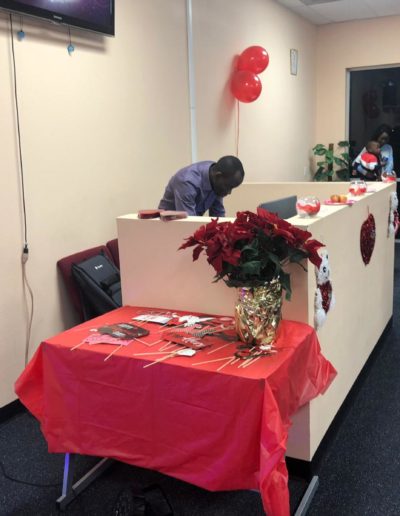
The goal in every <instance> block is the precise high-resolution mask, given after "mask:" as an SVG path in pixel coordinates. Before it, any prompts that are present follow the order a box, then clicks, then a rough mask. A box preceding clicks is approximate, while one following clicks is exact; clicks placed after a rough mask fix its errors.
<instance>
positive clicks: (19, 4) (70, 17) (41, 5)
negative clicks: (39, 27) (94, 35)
mask: <svg viewBox="0 0 400 516" xmlns="http://www.w3.org/2000/svg"><path fill="white" fill-rule="evenodd" d="M114 2H115V0H18V1H14V0H0V8H3V9H7V10H8V11H14V12H16V13H18V14H23V15H24V14H26V15H30V16H36V17H39V18H44V19H46V20H50V21H53V22H55V23H62V24H65V25H71V26H72V27H79V28H81V29H88V30H92V31H95V32H100V33H102V34H107V35H109V36H114V34H115V31H114Z"/></svg>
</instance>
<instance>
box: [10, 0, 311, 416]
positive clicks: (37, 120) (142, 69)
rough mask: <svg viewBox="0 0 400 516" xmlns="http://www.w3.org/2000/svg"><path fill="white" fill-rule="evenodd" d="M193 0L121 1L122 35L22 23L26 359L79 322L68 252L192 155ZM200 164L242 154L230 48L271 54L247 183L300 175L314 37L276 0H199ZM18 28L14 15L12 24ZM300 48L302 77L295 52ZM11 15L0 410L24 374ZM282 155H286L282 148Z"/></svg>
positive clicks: (248, 139)
mask: <svg viewBox="0 0 400 516" xmlns="http://www.w3.org/2000/svg"><path fill="white" fill-rule="evenodd" d="M185 5H186V2H185V0H168V1H165V0H118V2H117V5H116V37H115V38H102V37H99V36H98V35H93V34H90V33H84V32H81V33H79V31H77V30H72V40H73V42H74V44H75V47H76V50H75V52H74V53H73V55H72V56H69V55H68V52H67V49H66V47H67V45H68V38H67V31H66V30H65V28H57V27H53V26H52V25H50V24H46V23H42V22H40V21H37V20H34V21H33V22H29V21H27V19H26V20H25V22H24V29H25V32H26V38H25V40H24V41H23V42H18V41H16V42H15V51H16V62H17V76H18V93H19V103H20V117H21V131H22V149H23V159H24V172H25V187H26V201H27V217H28V241H29V246H30V257H29V261H28V263H27V272H28V277H29V280H30V283H31V285H32V288H33V292H34V296H35V314H34V320H33V327H32V336H31V354H32V352H33V351H34V350H35V349H36V347H37V346H38V345H39V343H40V341H41V340H42V339H44V338H46V337H48V336H50V335H52V334H55V333H57V332H59V331H62V330H63V329H64V328H65V327H66V326H69V325H71V324H73V323H74V322H76V319H75V317H74V315H73V313H72V312H71V310H70V306H69V304H68V299H67V298H66V296H65V292H64V290H63V286H62V285H61V283H60V280H59V278H58V275H57V271H56V261H57V260H58V259H59V258H61V257H64V256H67V255H68V254H72V253H74V252H77V251H80V250H83V249H87V248H89V247H91V246H94V245H99V244H102V243H105V242H106V241H107V240H109V239H111V238H113V237H115V236H116V222H115V219H116V217H117V216H118V215H121V214H124V213H129V212H133V211H137V210H138V209H140V208H146V207H153V206H155V205H156V204H157V202H158V200H159V198H160V197H161V195H162V192H163V189H164V186H165V183H166V181H167V179H168V178H169V176H170V175H171V174H172V173H173V172H175V171H176V170H177V169H178V168H180V167H181V166H184V165H186V164H188V163H189V161H190V155H191V154H190V119H189V100H188V80H187V53H186V10H185ZM193 15H194V45H195V59H196V81H197V93H198V135H199V157H200V159H203V158H207V159H210V158H211V159H217V158H218V157H220V156H221V155H223V154H228V153H233V152H234V150H235V134H236V132H235V112H234V107H235V106H234V102H233V100H232V97H231V94H230V93H229V90H228V89H227V88H226V85H227V81H228V80H229V75H230V67H231V63H232V60H233V58H234V56H235V54H237V53H239V52H241V51H242V50H244V48H246V47H247V46H250V45H252V44H259V45H262V46H265V48H266V49H267V50H268V51H269V53H270V56H271V64H270V66H269V68H268V69H267V70H266V71H265V72H264V73H263V74H262V80H263V84H264V90H263V92H262V95H261V97H260V98H259V99H258V100H257V101H256V102H254V103H253V104H251V105H241V108H240V114H241V119H240V157H241V158H242V159H243V162H244V164H245V168H246V173H247V179H248V180H257V179H261V180H265V179H269V180H273V179H278V178H279V179H281V180H282V179H292V180H296V179H298V180H300V179H302V178H303V177H304V176H303V167H304V165H305V164H306V163H307V156H308V152H309V148H310V147H311V145H312V143H313V134H314V93H315V87H314V77H315V43H316V34H317V30H316V28H315V27H313V26H312V25H311V24H310V23H308V22H306V21H304V20H302V19H301V18H299V17H298V16H296V15H294V14H292V13H290V12H289V11H287V10H286V9H285V8H283V7H281V6H279V5H276V4H275V2H272V1H271V0H247V1H246V2H242V1H241V0H218V1H211V0H193ZM15 24H16V27H15V28H16V31H17V30H19V26H18V24H19V17H16V18H15ZM292 47H293V48H297V49H298V50H299V56H300V58H299V75H298V76H297V77H293V76H291V75H290V73H289V49H290V48H292ZM10 56H11V52H10V35H9V19H8V15H7V14H5V13H2V14H0V69H1V70H2V81H1V88H0V112H1V117H0V138H1V141H2V144H3V145H2V152H1V157H0V164H1V176H0V177H1V179H0V186H1V188H0V215H1V225H2V226H1V227H2V238H1V239H0V242H1V243H0V246H1V247H0V251H1V253H0V271H1V278H0V280H1V283H0V285H1V291H2V292H1V300H0V335H1V337H0V407H1V406H3V405H5V404H6V403H8V402H10V401H12V400H13V399H14V398H15V395H14V392H13V383H14V381H15V379H16V377H17V376H18V374H19V373H20V371H21V370H22V368H23V365H24V364H23V357H24V342H25V336H26V323H27V317H26V315H27V314H26V309H25V306H24V296H23V289H22V277H21V274H22V271H21V264H20V256H21V252H22V246H23V233H22V217H21V191H20V181H19V169H18V154H17V140H16V125H15V124H16V123H15V110H14V98H13V81H12V66H11V57H10ZM286 149H290V152H287V150H286Z"/></svg>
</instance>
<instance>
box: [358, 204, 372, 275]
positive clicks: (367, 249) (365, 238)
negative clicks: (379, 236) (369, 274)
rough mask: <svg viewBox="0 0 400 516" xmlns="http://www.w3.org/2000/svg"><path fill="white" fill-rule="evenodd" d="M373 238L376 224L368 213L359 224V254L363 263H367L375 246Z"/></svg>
mask: <svg viewBox="0 0 400 516" xmlns="http://www.w3.org/2000/svg"><path fill="white" fill-rule="evenodd" d="M375 238H376V225H375V218H374V216H373V215H372V213H370V214H369V215H368V218H367V220H366V221H364V222H363V224H362V226H361V233H360V248H361V256H362V259H363V261H364V263H365V265H368V264H369V262H370V260H371V256H372V252H373V250H374V247H375Z"/></svg>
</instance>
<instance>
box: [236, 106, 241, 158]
mask: <svg viewBox="0 0 400 516" xmlns="http://www.w3.org/2000/svg"><path fill="white" fill-rule="evenodd" d="M236 102H237V119H236V157H237V158H238V157H239V135H240V113H239V105H240V102H239V101H238V100H237V101H236Z"/></svg>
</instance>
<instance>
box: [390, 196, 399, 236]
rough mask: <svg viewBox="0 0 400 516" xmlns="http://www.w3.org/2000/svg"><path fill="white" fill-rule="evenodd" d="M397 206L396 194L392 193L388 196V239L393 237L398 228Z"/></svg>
mask: <svg viewBox="0 0 400 516" xmlns="http://www.w3.org/2000/svg"><path fill="white" fill-rule="evenodd" d="M398 205H399V200H398V198H397V193H396V192H392V193H391V194H390V209H389V225H388V237H394V236H395V234H396V233H397V230H398V228H399V213H398V211H397V207H398Z"/></svg>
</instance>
